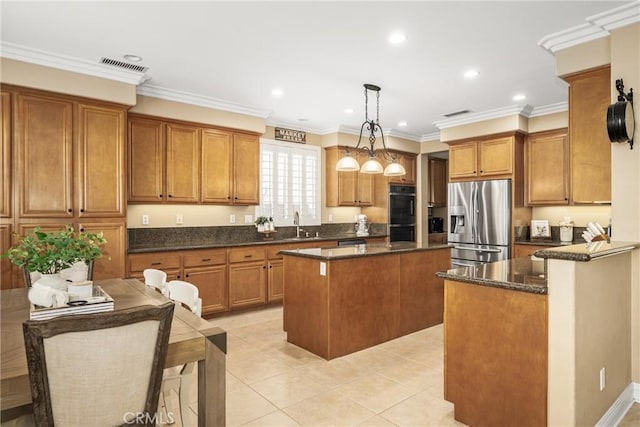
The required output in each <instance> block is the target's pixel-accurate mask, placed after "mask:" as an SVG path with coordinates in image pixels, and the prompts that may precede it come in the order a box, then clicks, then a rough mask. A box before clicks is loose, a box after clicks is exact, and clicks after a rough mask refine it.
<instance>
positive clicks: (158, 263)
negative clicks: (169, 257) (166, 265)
mask: <svg viewBox="0 0 640 427" xmlns="http://www.w3.org/2000/svg"><path fill="white" fill-rule="evenodd" d="M160 264H162V263H161V262H152V263H151V265H160Z"/></svg>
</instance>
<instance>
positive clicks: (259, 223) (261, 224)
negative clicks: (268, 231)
mask: <svg viewBox="0 0 640 427" xmlns="http://www.w3.org/2000/svg"><path fill="white" fill-rule="evenodd" d="M268 222H269V218H267V217H266V216H259V217H257V218H256V221H255V223H256V227H258V232H260V233H262V232H264V231H265V226H266V224H267V223H268Z"/></svg>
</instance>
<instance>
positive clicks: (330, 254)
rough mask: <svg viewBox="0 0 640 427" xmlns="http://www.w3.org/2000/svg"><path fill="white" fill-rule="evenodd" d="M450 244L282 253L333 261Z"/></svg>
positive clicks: (364, 247) (375, 245) (442, 246)
mask: <svg viewBox="0 0 640 427" xmlns="http://www.w3.org/2000/svg"><path fill="white" fill-rule="evenodd" d="M450 247H451V245H448V244H444V245H443V244H441V243H439V244H429V243H413V242H394V243H373V244H369V245H356V246H342V247H336V248H310V249H292V250H285V251H280V253H282V254H284V255H291V256H298V257H304V258H314V259H320V260H323V261H331V260H338V259H346V258H361V257H365V256H376V255H389V254H395V253H402V252H417V251H432V250H435V249H447V248H450Z"/></svg>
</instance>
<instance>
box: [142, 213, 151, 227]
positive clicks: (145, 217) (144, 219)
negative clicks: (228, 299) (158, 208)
mask: <svg viewBox="0 0 640 427" xmlns="http://www.w3.org/2000/svg"><path fill="white" fill-rule="evenodd" d="M142 225H149V215H142Z"/></svg>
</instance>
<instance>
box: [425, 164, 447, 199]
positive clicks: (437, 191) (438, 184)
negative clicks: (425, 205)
mask: <svg viewBox="0 0 640 427" xmlns="http://www.w3.org/2000/svg"><path fill="white" fill-rule="evenodd" d="M447 181H448V179H447V161H446V160H445V159H436V158H430V159H429V205H430V206H433V207H436V208H440V207H446V206H447Z"/></svg>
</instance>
